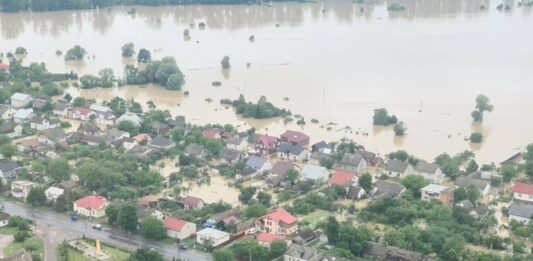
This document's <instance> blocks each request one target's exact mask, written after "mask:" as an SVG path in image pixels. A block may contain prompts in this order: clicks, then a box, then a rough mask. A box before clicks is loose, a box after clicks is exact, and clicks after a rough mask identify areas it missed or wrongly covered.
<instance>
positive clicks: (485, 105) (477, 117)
mask: <svg viewBox="0 0 533 261" xmlns="http://www.w3.org/2000/svg"><path fill="white" fill-rule="evenodd" d="M493 109H494V106H493V105H492V104H490V99H489V97H487V96H485V95H483V94H480V95H478V96H477V97H476V109H475V110H474V111H473V112H472V113H471V114H470V115H471V116H472V118H473V119H474V121H476V122H481V121H483V114H484V113H485V112H491V111H492V110H493Z"/></svg>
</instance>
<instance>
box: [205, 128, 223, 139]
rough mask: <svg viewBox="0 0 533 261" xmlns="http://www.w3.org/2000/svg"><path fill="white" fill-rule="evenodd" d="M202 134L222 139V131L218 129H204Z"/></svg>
mask: <svg viewBox="0 0 533 261" xmlns="http://www.w3.org/2000/svg"><path fill="white" fill-rule="evenodd" d="M202 136H203V137H206V138H212V139H217V140H218V139H220V133H219V132H218V131H216V130H204V131H202Z"/></svg>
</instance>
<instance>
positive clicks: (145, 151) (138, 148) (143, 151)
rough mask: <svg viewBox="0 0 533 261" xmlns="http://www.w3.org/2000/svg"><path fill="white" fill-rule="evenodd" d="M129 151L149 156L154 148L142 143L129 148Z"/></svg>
mask: <svg viewBox="0 0 533 261" xmlns="http://www.w3.org/2000/svg"><path fill="white" fill-rule="evenodd" d="M129 152H131V153H133V154H135V155H138V156H143V157H144V156H147V155H148V154H150V153H152V149H150V148H148V147H146V146H142V145H137V146H135V147H133V148H131V150H129Z"/></svg>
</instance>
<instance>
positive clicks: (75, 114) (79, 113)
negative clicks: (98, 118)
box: [69, 107, 95, 121]
mask: <svg viewBox="0 0 533 261" xmlns="http://www.w3.org/2000/svg"><path fill="white" fill-rule="evenodd" d="M92 114H95V113H94V112H93V111H91V110H90V109H89V108H84V107H76V108H73V109H72V110H71V111H70V112H69V115H70V117H71V118H73V119H79V120H83V121H87V120H89V119H90V116H91V115H92Z"/></svg>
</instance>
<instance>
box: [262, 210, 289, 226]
mask: <svg viewBox="0 0 533 261" xmlns="http://www.w3.org/2000/svg"><path fill="white" fill-rule="evenodd" d="M265 217H269V218H270V219H272V220H274V221H276V222H277V221H281V222H283V223H285V224H293V223H296V222H297V221H298V220H297V219H296V218H295V217H294V216H293V215H291V213H289V212H287V210H285V209H283V208H276V209H274V210H271V211H269V212H267V213H266V214H265V215H264V216H263V217H262V218H265Z"/></svg>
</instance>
